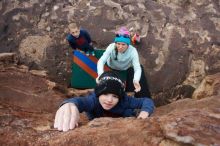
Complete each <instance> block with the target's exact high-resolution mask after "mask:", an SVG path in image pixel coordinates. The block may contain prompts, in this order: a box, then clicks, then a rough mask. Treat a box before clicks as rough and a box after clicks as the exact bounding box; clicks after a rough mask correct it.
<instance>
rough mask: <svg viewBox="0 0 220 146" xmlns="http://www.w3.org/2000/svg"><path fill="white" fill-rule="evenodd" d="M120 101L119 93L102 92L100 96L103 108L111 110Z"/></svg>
mask: <svg viewBox="0 0 220 146" xmlns="http://www.w3.org/2000/svg"><path fill="white" fill-rule="evenodd" d="M118 101H119V98H118V95H115V94H111V93H109V94H102V95H100V96H99V102H100V104H101V106H102V107H103V109H105V110H110V109H112V108H113V107H114V106H115V105H116V104H117V103H118Z"/></svg>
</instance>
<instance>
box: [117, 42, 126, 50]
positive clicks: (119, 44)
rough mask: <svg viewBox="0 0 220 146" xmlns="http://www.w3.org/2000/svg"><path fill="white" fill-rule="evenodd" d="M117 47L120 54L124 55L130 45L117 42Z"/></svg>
mask: <svg viewBox="0 0 220 146" xmlns="http://www.w3.org/2000/svg"><path fill="white" fill-rule="evenodd" d="M115 45H116V47H117V49H118V52H119V53H123V52H125V51H126V50H127V49H128V45H127V44H126V43H122V42H117V43H115Z"/></svg>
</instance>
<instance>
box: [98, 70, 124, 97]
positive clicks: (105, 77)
mask: <svg viewBox="0 0 220 146" xmlns="http://www.w3.org/2000/svg"><path fill="white" fill-rule="evenodd" d="M108 93H112V94H115V95H118V97H119V98H123V97H124V96H125V87H124V84H123V82H122V80H121V79H120V78H119V76H118V75H117V74H116V73H115V72H113V71H108V72H104V73H103V74H101V76H100V77H99V83H98V84H97V85H96V87H95V94H96V96H97V97H99V96H100V95H102V94H108Z"/></svg>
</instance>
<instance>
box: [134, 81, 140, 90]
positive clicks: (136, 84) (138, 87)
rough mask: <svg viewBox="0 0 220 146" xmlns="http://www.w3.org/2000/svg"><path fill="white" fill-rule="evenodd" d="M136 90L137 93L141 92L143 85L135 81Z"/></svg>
mask: <svg viewBox="0 0 220 146" xmlns="http://www.w3.org/2000/svg"><path fill="white" fill-rule="evenodd" d="M134 88H135V89H134V91H135V92H139V91H140V90H141V85H140V84H139V82H137V81H134Z"/></svg>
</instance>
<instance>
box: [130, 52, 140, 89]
mask: <svg viewBox="0 0 220 146" xmlns="http://www.w3.org/2000/svg"><path fill="white" fill-rule="evenodd" d="M132 55H133V57H132V65H133V68H134V78H133V84H134V87H135V92H139V91H140V90H141V86H140V83H139V81H140V78H141V72H142V71H141V65H140V61H139V55H138V52H137V50H136V49H133V53H132Z"/></svg>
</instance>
